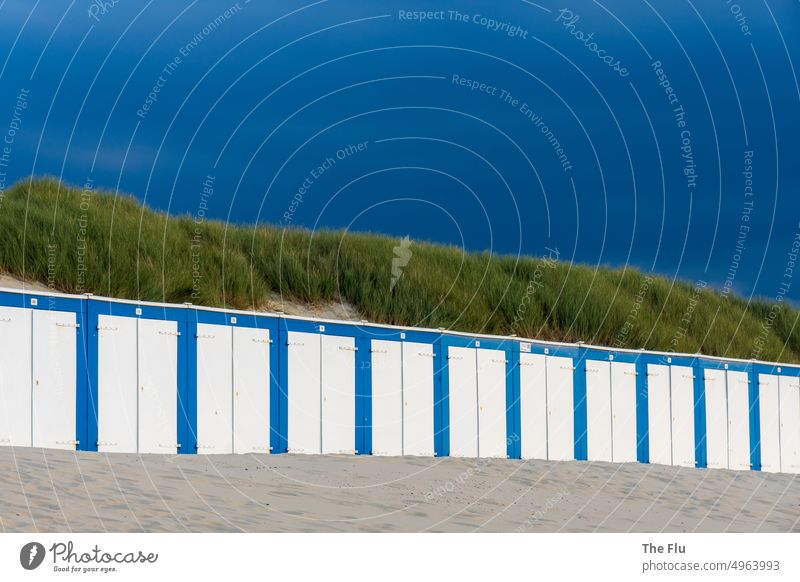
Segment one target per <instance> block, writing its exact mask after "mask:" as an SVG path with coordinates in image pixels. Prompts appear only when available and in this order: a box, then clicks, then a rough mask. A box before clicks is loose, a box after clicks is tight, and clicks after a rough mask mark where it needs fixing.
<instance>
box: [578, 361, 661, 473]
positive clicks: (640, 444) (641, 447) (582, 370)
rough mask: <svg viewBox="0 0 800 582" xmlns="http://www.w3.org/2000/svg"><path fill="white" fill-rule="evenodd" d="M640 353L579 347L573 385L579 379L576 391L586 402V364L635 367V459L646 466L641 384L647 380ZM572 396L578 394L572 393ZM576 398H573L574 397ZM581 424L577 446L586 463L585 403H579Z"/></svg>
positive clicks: (643, 386) (644, 393)
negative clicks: (580, 437)
mask: <svg viewBox="0 0 800 582" xmlns="http://www.w3.org/2000/svg"><path fill="white" fill-rule="evenodd" d="M641 356H642V352H627V351H614V350H600V349H597V348H593V347H585V348H582V356H581V361H580V363H579V365H578V366H576V371H575V373H576V382H577V378H578V377H580V378H581V382H582V383H583V386H582V387H581V389H580V391H581V392H582V393H583V398H584V400H586V384H587V377H586V363H587V362H589V361H593V362H619V363H624V364H634V366H635V368H636V394H635V398H636V400H635V403H634V406H635V413H636V459H637V460H638V461H639V462H640V463H647V462H648V455H649V445H648V442H647V429H648V422H647V421H648V419H647V384H646V382H645V380H646V377H647V368H646V366H645V365H644V364H643V361H642V357H641ZM576 393H578V391H577V390H576ZM576 398H577V397H576ZM582 408H583V413H582V414H583V422H584V423H585V424H584V430H583V436H584V438H583V443H581V446H582V447H583V449H582V452H584V454H585V455H586V457H585V458H584V459H580V460H586V459H588V456H589V434H588V430H589V429H588V408H587V403H586V402H584V404H583V407H582ZM578 410H579V409H578V406H577V404H576V413H575V419H576V420H575V427H576V429H575V434H576V446H575V451H576V457H575V458H576V459H578V456H577V454H578V440H577V435H578V434H579V432H578V418H579V412H578Z"/></svg>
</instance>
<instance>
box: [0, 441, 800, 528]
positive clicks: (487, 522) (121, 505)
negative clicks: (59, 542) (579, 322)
mask: <svg viewBox="0 0 800 582" xmlns="http://www.w3.org/2000/svg"><path fill="white" fill-rule="evenodd" d="M0 530H2V531H5V532H69V531H72V532H85V531H109V532H121V531H122V532H139V531H144V532H186V531H188V532H219V531H230V532H419V531H432V532H439V531H444V532H471V531H485V532H515V531H517V532H558V531H565V532H592V531H603V532H627V531H633V532H660V531H665V532H693V531H697V532H724V531H731V532H756V531H758V532H762V531H763V532H788V531H800V479H797V477H796V476H792V475H774V474H766V473H759V472H733V471H721V470H699V469H681V468H673V467H664V466H657V465H641V464H625V465H615V464H609V463H586V462H570V463H556V462H546V461H526V462H523V461H513V460H476V459H452V458H448V459H428V458H408V457H406V458H388V457H340V456H325V457H322V456H302V455H274V456H266V455H264V456H255V455H253V456H251V455H242V456H205V457H203V456H188V455H187V456H152V455H141V456H140V455H120V454H115V455H105V454H97V453H73V452H64V451H53V450H43V449H11V448H0Z"/></svg>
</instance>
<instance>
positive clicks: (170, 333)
mask: <svg viewBox="0 0 800 582" xmlns="http://www.w3.org/2000/svg"><path fill="white" fill-rule="evenodd" d="M158 335H174V336H179V335H181V332H179V331H163V330H158Z"/></svg>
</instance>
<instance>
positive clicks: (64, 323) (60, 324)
mask: <svg viewBox="0 0 800 582" xmlns="http://www.w3.org/2000/svg"><path fill="white" fill-rule="evenodd" d="M56 326H57V327H73V328H75V329H78V328H79V327H80V326H81V324H80V323H66V322H63V321H57V322H56Z"/></svg>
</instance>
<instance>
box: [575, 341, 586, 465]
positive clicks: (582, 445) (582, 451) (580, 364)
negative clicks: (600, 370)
mask: <svg viewBox="0 0 800 582" xmlns="http://www.w3.org/2000/svg"><path fill="white" fill-rule="evenodd" d="M587 354H588V350H587V349H586V348H584V347H580V348H578V357H577V359H576V360H574V363H573V368H574V370H573V372H572V374H573V378H572V403H573V407H574V415H575V418H574V421H573V429H574V433H575V460H576V461H586V460H587V459H588V458H589V442H588V436H587V432H588V430H589V426H588V411H587V407H586V357H587Z"/></svg>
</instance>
